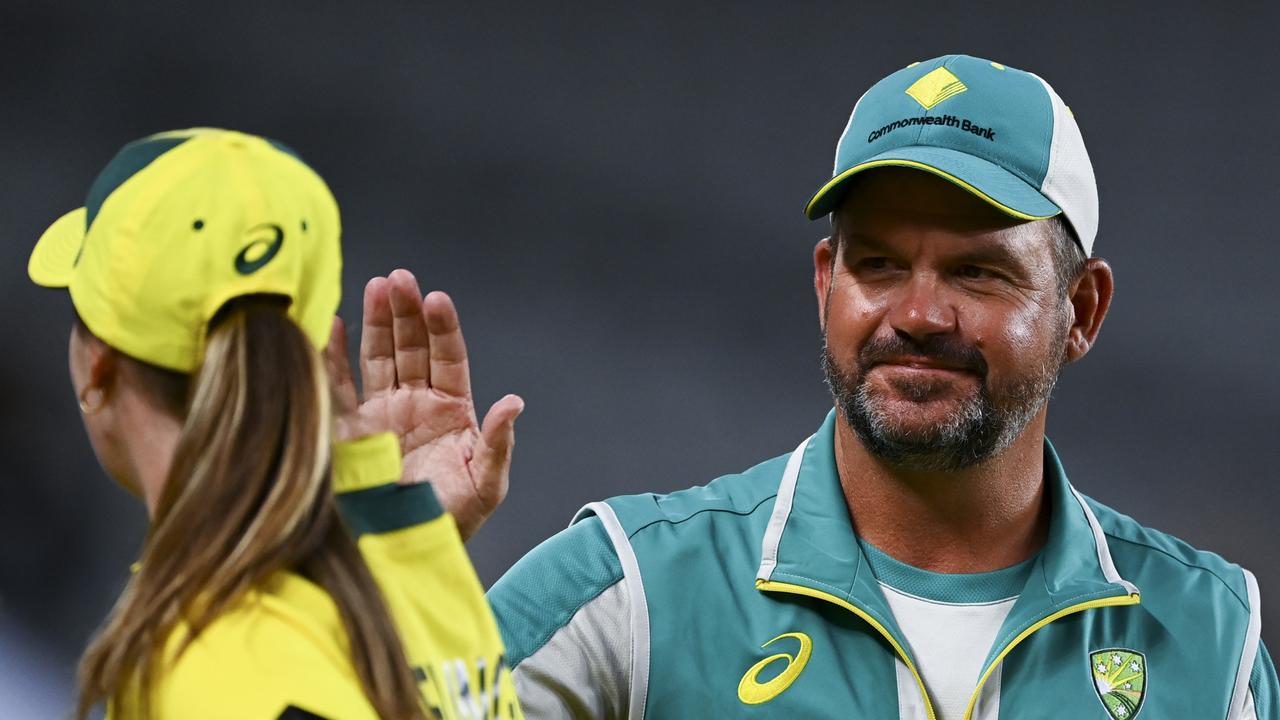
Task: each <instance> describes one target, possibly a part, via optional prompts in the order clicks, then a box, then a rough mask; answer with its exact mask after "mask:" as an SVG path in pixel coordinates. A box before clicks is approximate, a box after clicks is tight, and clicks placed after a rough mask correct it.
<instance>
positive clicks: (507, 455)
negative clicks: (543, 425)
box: [472, 395, 524, 511]
mask: <svg viewBox="0 0 1280 720" xmlns="http://www.w3.org/2000/svg"><path fill="white" fill-rule="evenodd" d="M522 412H524V400H523V399H521V398H520V396H519V395H507V396H505V397H503V398H502V399H501V400H499V401H498V402H496V403H494V404H493V407H491V408H489V412H488V413H486V414H485V416H484V422H483V423H482V424H481V426H480V442H479V443H478V444H477V446H476V451H475V455H474V456H473V458H472V462H474V463H476V468H475V469H476V473H475V478H476V481H477V483H478V487H477V488H476V491H477V492H478V494H479V495H480V499H481V500H482V501H484V504H485V506H486V507H487V508H488V509H489V510H490V511H492V510H493V509H494V508H496V507H497V506H498V503H500V502H502V500H503V498H505V497H506V496H507V475H508V473H509V472H510V470H511V451H512V450H513V449H514V448H515V446H516V430H515V424H516V418H517V417H520V413H522Z"/></svg>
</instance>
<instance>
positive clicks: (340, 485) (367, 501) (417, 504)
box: [333, 433, 522, 718]
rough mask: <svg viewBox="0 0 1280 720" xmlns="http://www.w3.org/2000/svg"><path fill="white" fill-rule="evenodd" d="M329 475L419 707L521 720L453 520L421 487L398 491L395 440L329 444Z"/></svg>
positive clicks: (429, 489)
mask: <svg viewBox="0 0 1280 720" xmlns="http://www.w3.org/2000/svg"><path fill="white" fill-rule="evenodd" d="M333 475H334V491H335V492H336V493H337V500H338V506H339V508H340V509H341V511H342V515H343V518H344V519H345V520H346V522H347V525H348V527H349V528H350V530H351V532H352V534H354V535H355V536H356V538H357V540H356V544H357V545H358V547H359V548H360V553H361V555H363V556H364V559H365V563H366V564H367V565H368V566H369V570H370V571H371V572H372V573H373V576H374V578H375V579H376V580H377V582H378V586H379V588H380V589H381V590H382V595H383V598H384V600H385V601H386V603H387V606H388V609H389V610H390V611H391V614H392V616H393V617H394V618H395V620H396V626H397V628H398V629H399V630H400V636H401V642H402V643H403V644H404V646H405V652H406V653H407V654H408V655H409V657H410V659H411V660H412V661H413V662H414V664H415V668H414V669H415V671H416V672H418V673H419V677H420V678H422V684H421V686H420V687H422V688H423V691H424V694H425V695H426V696H427V701H428V705H429V706H431V708H432V709H433V710H435V711H436V712H439V713H440V714H441V715H442V716H443V717H445V718H451V717H469V716H470V714H475V713H476V712H486V713H487V714H485V715H484V716H485V717H495V718H519V717H522V714H521V712H520V706H519V703H518V701H517V700H516V694H515V687H514V685H513V683H512V679H511V673H510V671H509V669H508V665H507V663H506V660H505V655H504V652H503V646H502V640H501V636H500V635H499V633H498V627H497V624H496V623H495V621H494V618H493V613H492V612H491V611H490V609H489V605H488V603H487V602H486V601H485V597H484V589H483V588H482V587H481V585H480V579H479V578H478V577H477V576H476V572H475V569H474V568H473V567H472V565H471V560H470V559H469V558H468V557H467V553H466V550H465V549H464V548H463V545H462V538H461V537H460V536H459V535H458V529H457V526H456V525H455V524H454V520H453V516H451V515H449V514H448V513H446V512H445V511H444V509H443V508H442V507H441V505H440V503H439V501H438V500H437V499H436V496H435V493H434V491H433V490H432V487H431V485H430V484H429V483H425V482H423V483H418V484H412V485H401V484H399V483H398V481H399V479H400V475H401V458H400V443H399V440H398V439H397V438H396V437H395V435H393V434H391V433H382V434H379V435H371V436H369V437H365V438H361V439H359V440H355V441H352V442H347V443H343V444H340V445H338V446H337V447H335V450H334V473H333ZM451 711H452V712H451ZM459 713H461V714H459ZM468 713H470V714H468Z"/></svg>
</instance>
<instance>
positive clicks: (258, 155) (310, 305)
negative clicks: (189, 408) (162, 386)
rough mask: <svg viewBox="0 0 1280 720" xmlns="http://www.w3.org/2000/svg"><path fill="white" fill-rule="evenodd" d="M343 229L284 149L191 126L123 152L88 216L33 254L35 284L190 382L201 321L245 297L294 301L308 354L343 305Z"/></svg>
mask: <svg viewBox="0 0 1280 720" xmlns="http://www.w3.org/2000/svg"><path fill="white" fill-rule="evenodd" d="M340 236H341V221H340V219H339V214H338V205H337V203H336V202H335V201H334V199H333V195H332V193H330V191H329V188H328V186H326V185H325V183H324V181H323V180H322V179H321V178H320V176H319V175H317V174H316V173H315V171H314V170H312V169H311V168H310V167H308V166H307V164H306V163H305V162H303V161H302V159H301V158H299V157H298V155H297V153H295V152H294V151H293V150H291V149H289V148H288V147H286V146H284V145H282V144H280V143H278V142H275V141H273V140H268V139H266V138H262V137H258V136H255V135H248V134H245V133H239V132H235V131H231V130H219V129H212V128H196V129H190V130H178V131H173V132H165V133H159V134H156V135H152V136H150V137H146V138H143V139H141V140H138V141H135V142H132V143H129V144H128V145H126V146H124V148H123V149H121V150H120V152H119V153H117V154H116V156H115V158H114V159H112V160H111V162H110V163H108V164H107V166H106V167H105V168H104V169H103V170H102V172H101V173H99V175H98V177H97V179H96V180H95V181H94V183H93V185H92V186H91V187H90V189H89V194H88V197H87V198H86V200H85V206H84V207H82V208H77V209H75V210H72V211H71V212H69V213H67V214H66V215H63V216H62V217H61V218H58V220H56V221H55V222H54V223H53V224H52V225H51V226H50V227H49V229H48V230H46V231H45V232H44V234H43V235H42V236H41V237H40V240H39V241H38V242H37V243H36V247H35V250H34V251H33V252H32V253H31V259H30V261H29V263H28V265H27V272H28V274H29V275H30V276H31V279H32V280H33V281H34V282H35V283H37V284H39V285H43V286H45V287H65V288H67V289H68V290H69V291H70V294H71V301H72V303H73V304H74V305H75V308H76V312H77V313H79V315H80V317H81V319H82V320H83V321H84V323H85V325H87V326H88V328H89V330H90V331H91V332H92V333H93V334H94V335H95V336H97V337H99V338H101V339H102V340H103V341H104V342H106V343H107V344H108V345H110V346H112V347H114V348H116V349H118V350H120V351H121V352H124V353H125V354H127V355H129V356H131V357H134V358H137V359H139V360H142V361H144V362H148V363H151V364H153V365H158V366H160V367H164V368H168V369H170V370H176V371H179V372H191V371H193V370H194V369H195V368H196V367H198V366H199V365H200V362H201V359H202V358H203V356H204V342H205V334H206V332H207V329H208V324H209V321H210V320H211V319H212V318H213V317H214V315H215V314H217V312H218V310H219V309H220V308H222V306H223V305H224V304H226V302H227V301H228V300H231V299H232V298H236V297H240V296H243V295H256V294H267V295H279V296H283V297H286V298H288V299H289V301H290V304H289V309H288V314H289V317H290V318H292V319H293V320H294V322H296V323H297V324H298V326H299V327H300V328H301V329H302V330H303V332H304V333H305V334H306V336H307V337H308V338H309V339H310V340H311V342H312V344H313V345H315V347H316V348H317V349H320V348H323V347H324V346H325V344H326V343H327V342H328V339H329V332H330V329H331V328H332V323H333V314H334V313H335V312H336V311H337V309H338V302H339V300H340V299H341V293H342V287H341V285H342V283H341V275H342V249H341V243H340Z"/></svg>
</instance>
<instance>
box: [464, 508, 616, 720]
mask: <svg viewBox="0 0 1280 720" xmlns="http://www.w3.org/2000/svg"><path fill="white" fill-rule="evenodd" d="M626 583H627V580H626V579H625V578H624V576H623V570H622V565H621V563H620V562H619V560H618V557H617V555H616V553H615V552H614V549H613V546H612V545H611V544H610V541H609V538H608V536H607V534H606V532H605V530H604V527H603V526H602V524H601V522H600V520H599V519H598V518H594V517H592V518H588V519H586V520H583V521H581V522H578V523H576V524H574V525H571V526H570V527H569V528H567V529H565V530H563V531H561V532H560V533H558V534H557V535H555V536H553V537H552V538H550V539H549V540H547V541H546V542H544V543H542V544H541V545H539V546H538V547H536V548H534V549H533V551H531V552H530V553H529V554H528V555H526V556H525V557H524V558H522V559H521V560H520V561H519V562H518V563H516V564H515V566H513V567H512V568H511V569H510V570H509V571H508V572H507V573H506V575H504V576H503V577H502V579H500V580H499V581H498V582H497V583H495V584H494V586H493V588H492V589H491V590H490V591H489V602H490V603H491V604H492V606H493V610H494V613H495V615H496V616H497V618H498V627H499V628H500V630H501V632H502V637H503V640H504V641H505V643H506V645H507V651H508V657H509V659H510V662H511V667H512V673H513V675H514V677H515V684H516V690H517V691H518V692H519V694H520V702H521V704H522V705H523V706H524V712H525V715H526V716H527V717H529V718H601V719H604V720H610V719H622V718H626V717H627V716H628V710H629V704H630V698H629V693H630V685H631V676H632V668H631V645H632V638H631V622H630V618H631V607H630V599H629V593H628V592H627V587H626Z"/></svg>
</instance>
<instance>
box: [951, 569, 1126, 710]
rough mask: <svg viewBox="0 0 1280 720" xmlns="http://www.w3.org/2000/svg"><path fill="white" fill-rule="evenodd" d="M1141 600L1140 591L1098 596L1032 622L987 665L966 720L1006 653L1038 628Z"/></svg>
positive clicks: (975, 690)
mask: <svg viewBox="0 0 1280 720" xmlns="http://www.w3.org/2000/svg"><path fill="white" fill-rule="evenodd" d="M1141 600H1142V598H1141V596H1139V595H1138V593H1126V594H1124V595H1113V596H1111V597H1104V598H1097V599H1095V600H1088V601H1086V602H1082V603H1077V604H1075V605H1071V606H1068V607H1065V608H1063V609H1061V610H1059V611H1057V612H1055V613H1053V614H1051V615H1047V616H1045V617H1043V618H1041V619H1039V620H1037V621H1036V622H1035V623H1034V624H1032V625H1031V626H1030V627H1028V628H1027V629H1026V630H1023V631H1022V632H1020V633H1018V635H1017V637H1015V638H1014V639H1013V640H1011V641H1009V643H1008V644H1006V645H1005V646H1004V647H1003V648H1001V650H1000V652H999V654H997V655H996V657H995V659H994V660H992V661H991V664H990V665H988V666H987V669H986V670H985V671H983V673H982V677H981V678H980V679H979V680H978V687H977V688H975V689H974V691H973V695H972V696H971V697H970V698H969V706H968V707H967V708H965V711H964V720H972V719H973V709H974V708H975V707H976V706H977V704H978V696H979V695H981V694H982V687H983V686H984V685H986V684H987V679H988V678H990V677H991V673H992V672H994V671H995V669H996V668H997V667H1000V663H1001V662H1003V661H1004V658H1005V656H1006V655H1008V654H1009V653H1010V652H1012V651H1013V649H1014V648H1015V647H1017V646H1018V644H1019V643H1021V642H1022V641H1023V640H1026V639H1027V638H1029V637H1031V635H1032V634H1033V633H1035V632H1036V631H1037V630H1039V629H1041V628H1043V627H1045V626H1046V625H1048V624H1049V623H1051V622H1053V621H1054V620H1058V619H1061V618H1064V617H1066V616H1068V615H1074V614H1076V613H1078V612H1084V611H1085V610H1092V609H1093V608H1100V607H1115V606H1119V605H1137V604H1138V603H1139V602H1141Z"/></svg>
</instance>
